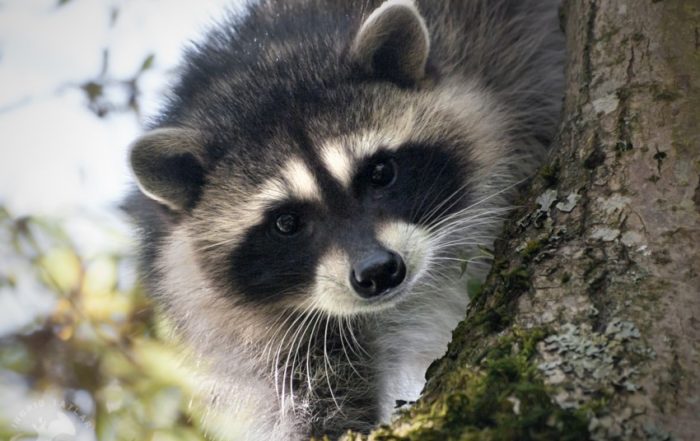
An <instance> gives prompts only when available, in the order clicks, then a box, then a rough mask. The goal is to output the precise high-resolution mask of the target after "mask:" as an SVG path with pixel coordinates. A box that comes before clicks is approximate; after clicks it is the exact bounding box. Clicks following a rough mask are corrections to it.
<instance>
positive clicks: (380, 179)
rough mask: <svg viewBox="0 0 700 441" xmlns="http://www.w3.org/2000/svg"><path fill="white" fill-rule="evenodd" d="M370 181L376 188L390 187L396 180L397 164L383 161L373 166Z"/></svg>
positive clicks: (388, 160) (387, 160)
mask: <svg viewBox="0 0 700 441" xmlns="http://www.w3.org/2000/svg"><path fill="white" fill-rule="evenodd" d="M369 180H370V183H371V184H372V186H373V187H375V188H385V187H389V186H390V185H391V184H393V183H394V181H395V180H396V162H395V161H394V160H393V159H391V158H389V159H381V160H378V161H376V162H375V163H373V164H372V166H371V168H370V173H369Z"/></svg>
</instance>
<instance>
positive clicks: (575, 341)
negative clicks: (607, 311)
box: [537, 319, 653, 439]
mask: <svg viewBox="0 0 700 441" xmlns="http://www.w3.org/2000/svg"><path fill="white" fill-rule="evenodd" d="M640 337H641V334H640V332H639V329H638V328H637V327H636V326H635V324H634V323H632V322H629V321H624V320H621V319H613V320H612V321H611V322H610V323H609V324H608V325H607V327H606V328H605V331H603V332H594V331H593V330H592V329H591V327H590V326H589V325H587V324H584V325H574V324H571V323H568V324H565V325H564V326H563V327H562V328H561V330H560V332H559V333H558V334H555V335H551V336H549V337H547V338H546V339H545V340H544V341H543V342H541V343H540V344H539V345H538V348H537V349H538V353H539V356H540V357H541V359H542V363H540V364H539V365H538V368H539V370H540V372H542V374H543V376H544V381H545V384H547V385H549V386H551V387H553V388H554V392H553V393H552V397H553V399H554V400H555V401H556V402H557V404H558V405H559V406H561V407H562V408H563V409H578V408H580V407H581V406H583V405H585V404H587V403H589V402H590V401H591V400H596V399H600V398H601V397H613V396H617V397H620V396H622V395H623V394H634V393H635V392H636V391H637V390H639V386H638V385H637V384H635V383H634V381H633V380H634V378H635V377H636V376H637V374H638V367H639V363H640V361H639V360H648V359H650V358H652V357H653V352H652V351H651V350H650V349H648V348H647V347H646V346H645V345H644V344H643V343H642V342H641V338H640ZM637 413H638V412H637V410H635V409H632V408H630V409H629V412H622V413H620V414H616V415H614V416H607V415H606V416H600V415H598V416H597V417H596V416H593V415H592V416H591V421H590V426H589V430H591V437H592V439H609V436H611V435H612V434H614V433H619V434H624V432H625V430H626V429H625V422H626V421H628V420H629V419H630V418H632V417H633V416H635V415H636V414H637Z"/></svg>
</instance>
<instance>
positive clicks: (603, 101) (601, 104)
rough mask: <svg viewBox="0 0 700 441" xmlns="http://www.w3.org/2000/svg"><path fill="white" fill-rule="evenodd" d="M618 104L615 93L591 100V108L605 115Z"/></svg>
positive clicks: (615, 108)
mask: <svg viewBox="0 0 700 441" xmlns="http://www.w3.org/2000/svg"><path fill="white" fill-rule="evenodd" d="M619 105H620V100H619V99H618V97H617V95H614V94H610V95H608V96H604V97H602V98H598V99H597V100H594V101H593V110H595V112H596V113H598V114H601V113H602V114H603V115H607V114H608V113H612V112H614V111H615V110H617V106H619Z"/></svg>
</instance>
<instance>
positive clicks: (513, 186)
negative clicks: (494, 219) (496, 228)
mask: <svg viewBox="0 0 700 441" xmlns="http://www.w3.org/2000/svg"><path fill="white" fill-rule="evenodd" d="M526 180H527V178H525V179H521V180H520V181H518V182H515V183H513V184H510V185H508V186H506V187H504V188H502V189H500V190H499V191H496V192H494V193H491V194H490V195H488V196H485V197H483V198H481V199H479V200H478V201H476V202H474V203H472V204H471V205H469V206H467V207H465V208H463V209H461V210H460V211H458V212H456V213H453V214H451V215H450V216H447V217H446V218H444V219H442V220H440V221H439V222H437V223H436V224H434V225H431V228H436V227H438V226H439V225H441V224H442V223H444V222H446V221H448V219H450V218H454V217H458V216H461V215H463V214H464V213H466V212H468V211H470V210H473V209H474V208H475V207H478V206H479V205H481V204H484V203H485V202H488V201H491V200H493V199H495V198H497V197H498V196H502V195H503V194H504V193H506V192H508V191H510V190H512V189H514V188H517V186H518V185H520V184H522V183H523V182H525V181H526ZM511 209H512V208H510V207H505V208H497V209H496V210H499V211H509V210H511Z"/></svg>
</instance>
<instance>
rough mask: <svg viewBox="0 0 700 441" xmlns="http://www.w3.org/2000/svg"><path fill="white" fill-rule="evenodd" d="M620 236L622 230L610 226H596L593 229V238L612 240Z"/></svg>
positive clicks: (604, 240)
mask: <svg viewBox="0 0 700 441" xmlns="http://www.w3.org/2000/svg"><path fill="white" fill-rule="evenodd" d="M619 236H620V230H618V229H617V228H609V227H594V228H593V231H591V236H590V237H591V239H593V240H602V241H603V242H612V241H613V240H615V239H617V238H618V237H619Z"/></svg>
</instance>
